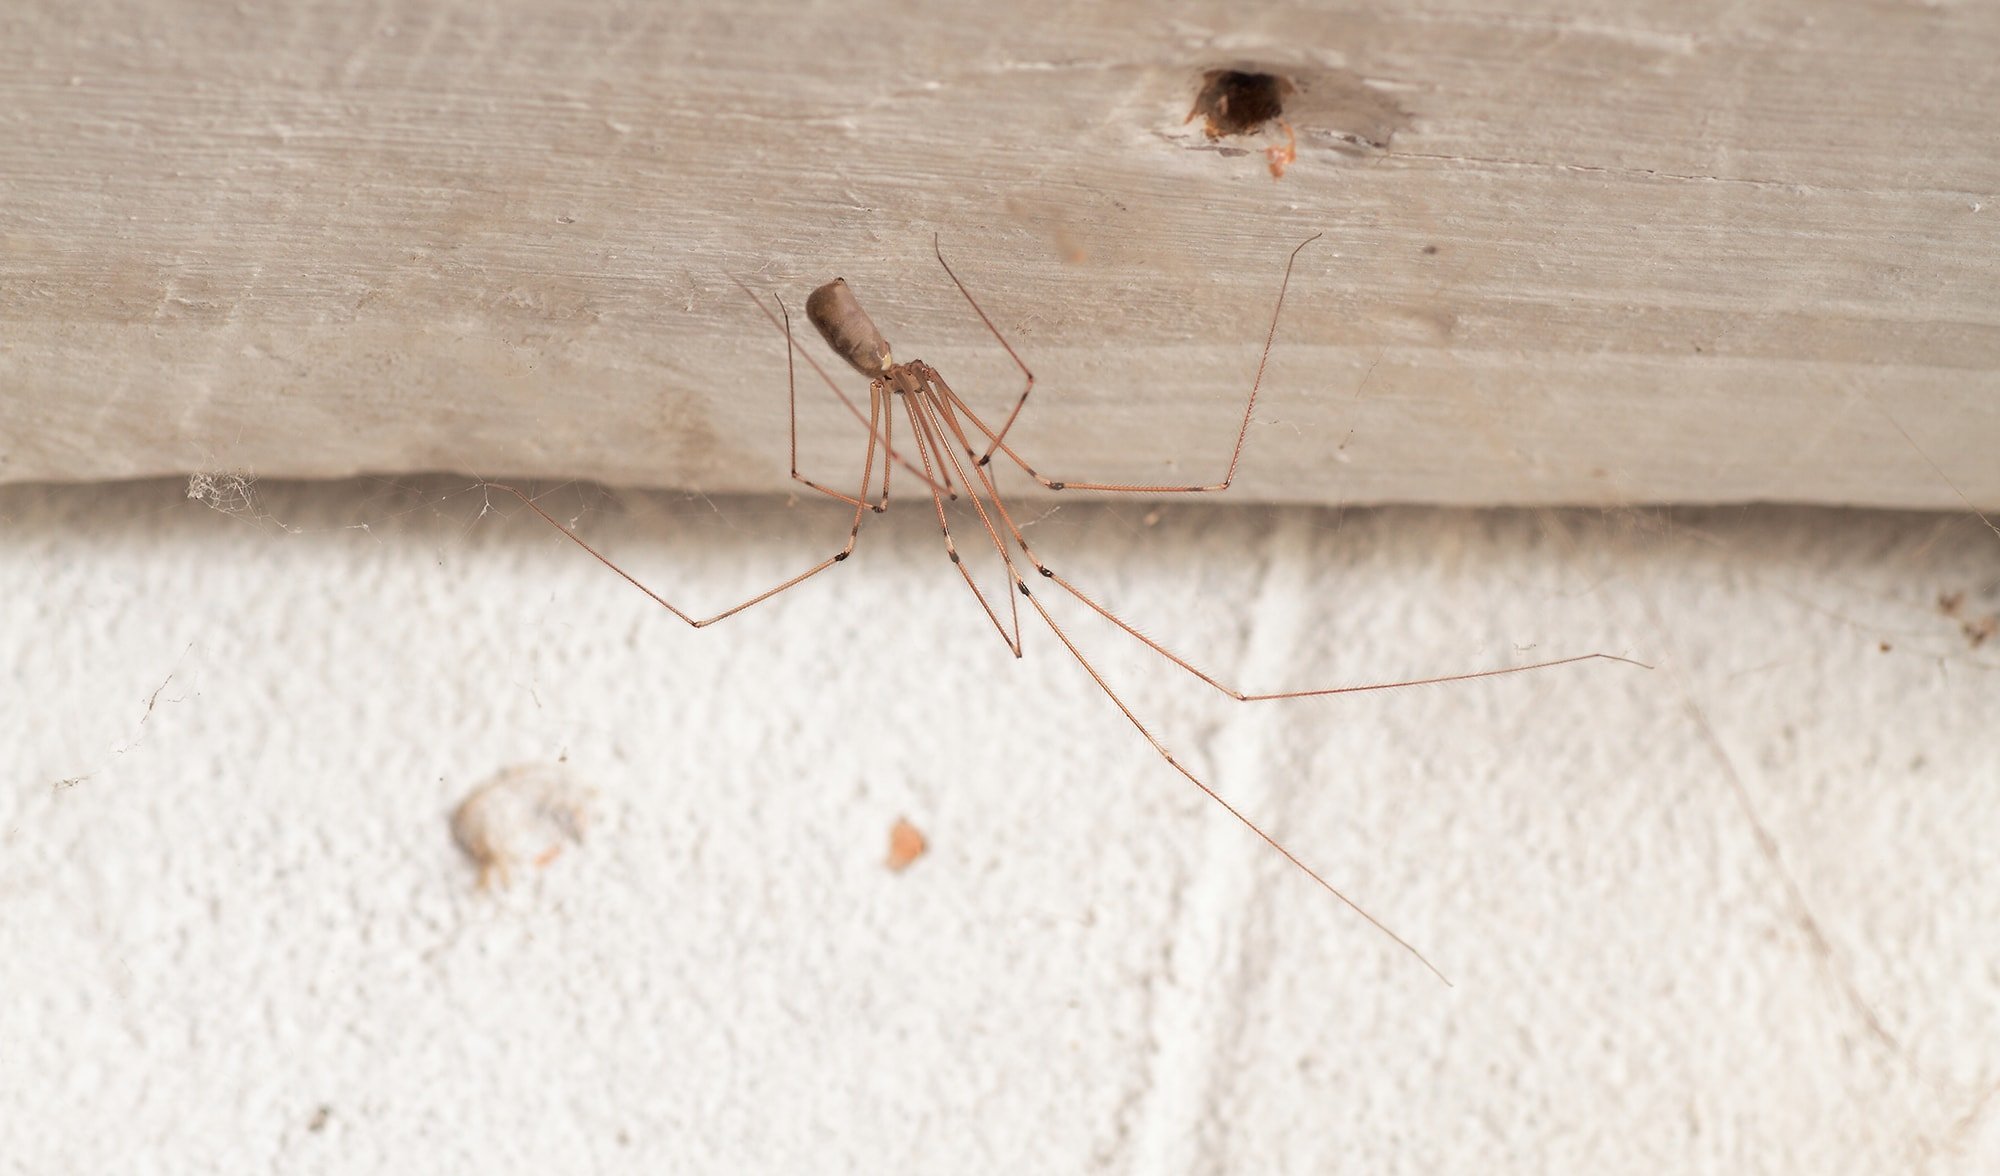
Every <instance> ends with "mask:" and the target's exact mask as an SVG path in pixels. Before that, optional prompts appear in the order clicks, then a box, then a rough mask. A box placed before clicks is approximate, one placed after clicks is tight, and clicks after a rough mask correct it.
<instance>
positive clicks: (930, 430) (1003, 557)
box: [911, 365, 1021, 657]
mask: <svg viewBox="0 0 2000 1176" xmlns="http://www.w3.org/2000/svg"><path fill="white" fill-rule="evenodd" d="M919 370H921V371H924V372H929V371H930V368H929V367H928V366H927V365H926V366H923V367H922V368H920V369H919ZM911 399H913V400H915V401H916V402H917V404H916V408H917V414H918V416H919V417H920V418H921V419H922V420H923V422H924V431H925V435H926V436H927V437H928V438H929V439H930V445H931V448H932V449H933V450H934V451H936V452H937V453H939V454H941V455H942V459H943V461H949V462H950V463H951V468H952V469H953V470H955V471H957V473H958V477H959V480H960V481H962V482H964V483H965V490H966V495H967V497H969V498H970V499H971V500H972V509H973V512H974V513H975V514H977V515H978V516H979V525H980V526H981V527H983V528H984V529H985V531H986V540H987V542H988V543H990V544H992V546H993V550H994V552H995V553H996V554H997V555H999V557H1000V562H1001V564H1002V565H1004V566H1005V567H1006V569H1007V578H1008V579H1009V580H1011V581H1012V582H1013V583H1015V584H1019V583H1020V582H1021V573H1020V569H1019V568H1017V567H1015V565H1014V557H1013V555H1012V554H1011V553H1010V552H1009V551H1008V550H1007V541H1006V540H1005V539H1002V538H1001V537H1000V532H999V531H998V530H997V529H996V528H995V527H994V526H993V519H992V518H991V516H989V515H988V514H987V513H986V506H985V504H984V503H982V502H980V500H979V492H978V491H976V490H974V489H973V487H972V481H973V477H977V478H978V479H979V481H980V483H981V484H982V485H983V486H984V487H985V488H986V496H987V497H988V498H991V499H992V500H993V506H994V508H995V509H996V510H1001V511H1004V510H1005V509H1006V508H1005V506H1004V504H1003V503H1001V501H1000V491H999V488H998V487H996V486H995V485H994V484H993V479H992V478H991V477H989V476H988V475H987V473H986V470H985V468H984V467H982V466H980V465H979V464H978V463H977V462H975V463H973V466H972V474H971V475H967V473H966V471H965V467H964V466H963V465H961V464H960V463H959V460H958V454H957V453H956V452H954V451H953V449H952V447H951V446H950V445H949V444H947V443H946V442H945V439H944V438H945V431H946V425H945V424H943V423H940V422H939V420H938V419H937V416H938V413H939V411H940V409H941V407H942V406H943V403H944V402H943V401H942V400H941V399H939V397H938V395H937V393H936V391H935V390H934V389H933V388H930V387H926V388H925V390H924V391H923V392H921V393H919V394H917V395H915V396H913V397H911ZM944 411H947V412H948V411H949V409H948V408H945V409H944ZM949 428H950V431H951V433H952V435H953V436H955V437H957V439H958V442H959V444H960V445H961V446H962V445H964V444H965V430H964V429H962V428H960V427H959V426H958V423H957V422H956V421H952V422H949ZM966 456H967V457H970V456H971V450H969V449H968V450H967V451H966ZM940 464H942V462H941V463H940ZM1003 517H1004V516H1003ZM961 570H963V567H962V565H961ZM1007 605H1008V611H1009V612H1010V613H1011V614H1012V617H1013V627H1014V637H1013V640H1012V641H1011V642H1009V646H1010V647H1011V648H1012V649H1013V651H1014V656H1015V657H1020V656H1021V605H1020V602H1019V601H1017V600H1015V599H1014V594H1013V593H1012V592H1009V593H1008V594H1007Z"/></svg>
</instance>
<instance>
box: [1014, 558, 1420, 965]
mask: <svg viewBox="0 0 2000 1176" xmlns="http://www.w3.org/2000/svg"><path fill="white" fill-rule="evenodd" d="M1020 589H1021V595H1022V596H1025V597H1027V598H1028V603H1029V604H1030V605H1032V606H1034V610H1035V611H1036V612H1037V613H1040V614H1041V617H1042V622H1043V623H1044V624H1046V625H1048V627H1049V631H1050V632H1052V633H1054V634H1055V635H1056V640H1058V641H1061V642H1062V643H1063V648H1065V649H1067V650H1069V653H1070V656H1071V657H1073V658H1075V659H1076V661H1077V664H1078V665H1080V666H1082V667H1083V671H1084V673H1086V674H1088V675H1090V680H1091V681H1092V682H1095V683H1096V684H1097V688H1098V689H1099V690H1102V691H1103V692H1104V696H1105V697H1106V698H1109V699H1110V700H1111V703H1112V705H1113V706H1116V707H1117V708H1118V711H1119V713H1120V714H1122V715H1124V716H1125V719H1126V721H1127V722H1130V723H1131V724H1132V726H1133V727H1135V728H1137V729H1138V731H1139V734H1140V735H1142V736H1144V737H1145V739H1146V742H1147V743H1150V744H1152V745H1153V750H1154V751H1156V752H1158V753H1159V755H1160V758H1161V759H1163V760H1166V761H1167V764H1168V766H1170V767H1172V768H1173V769H1174V771H1176V772H1179V773H1180V774H1181V775H1183V776H1185V777H1187V779H1188V782H1189V783H1191V784H1193V785H1194V786H1195V787H1196V788H1199V789H1201V790H1202V791H1203V792H1204V793H1206V794H1208V798H1209V799H1210V800H1213V801H1214V802H1215V803H1217V804H1219V805H1221V806H1222V807H1223V809H1224V810H1225V811H1227V812H1228V813H1229V815H1230V816H1232V817H1235V818H1236V819H1237V820H1238V821H1241V822H1242V823H1243V825H1244V827H1246V828H1248V829H1249V830H1250V831H1251V832H1252V833H1255V834H1256V835H1257V836H1258V837H1260V838H1262V839H1263V841H1264V843H1265V844H1266V845H1269V846H1270V847H1271V848H1272V849H1275V850H1277V851H1278V852H1279V853H1280V854H1282V855H1284V858H1285V860H1286V861H1288V862H1290V863H1292V864H1293V865H1295V866H1297V867H1298V868H1299V869H1301V870H1303V871H1305V874H1306V876H1307V877H1309V878H1311V879H1312V880H1313V881H1315V882H1317V883H1319V884H1320V886H1321V887H1322V888H1324V889H1325V890H1326V892H1327V893H1329V894H1331V895H1333V896H1334V897H1335V898H1337V899H1339V900H1340V901H1341V902H1342V903H1344V904H1346V906H1347V908H1348V909H1349V910H1352V911H1353V912H1354V913H1355V914H1357V915H1360V916H1361V917H1362V918H1364V919H1366V920H1368V922H1369V924H1370V925H1372V926H1373V927H1374V928H1375V929H1376V930H1377V931H1380V932H1381V933H1382V934H1384V935H1387V936H1388V937H1389V938H1390V939H1392V940H1395V942H1396V945H1397V946H1399V947H1401V948H1402V949H1403V950H1404V951H1407V952H1409V953H1410V954H1411V955H1413V956H1415V957H1416V958H1417V961H1418V962H1419V963H1421V964H1423V966H1424V967H1426V968H1428V969H1430V971H1431V974H1432V975H1434V976H1436V977H1437V978H1438V979H1439V980H1442V981H1444V983H1445V986H1446V987H1450V986H1451V981H1450V980H1449V979H1448V978H1446V976H1445V974H1444V973H1443V972H1441V971H1439V970H1438V967H1437V965H1436V964H1433V963H1431V962H1430V960H1429V959H1427V958H1426V957H1425V956H1424V953H1423V952H1420V951H1418V950H1417V949H1416V948H1415V947H1413V946H1411V944H1410V942H1409V940H1407V939H1404V938H1403V937H1402V936H1400V935H1398V934H1396V933H1395V932H1394V931H1391V930H1390V929H1389V927H1388V925H1387V924H1385V923H1383V922H1382V921H1381V920H1380V919H1377V918H1376V917H1375V916H1374V915H1371V914H1369V913H1368V911H1367V910H1366V909H1365V908H1363V907H1362V906H1361V904H1359V903H1357V902H1355V901H1354V900H1353V899H1351V898H1349V897H1347V895H1345V894H1343V893H1341V891H1340V889H1339V888H1338V887H1336V886H1335V885H1334V884H1333V883H1331V882H1328V881H1327V880H1326V879H1325V878H1323V877H1321V876H1320V874H1319V871H1317V870H1315V869H1313V868H1312V867H1311V866H1308V865H1306V864H1305V863H1304V862H1302V861H1300V860H1299V859H1298V858H1297V857H1296V856H1295V855H1293V853H1292V851H1291V850H1289V849H1286V848H1285V847H1284V845H1283V843H1281V842H1280V841H1279V840H1278V839H1277V838H1275V837H1273V836H1271V835H1270V834H1269V833H1266V832H1264V830H1263V829H1262V828H1261V827H1260V826H1259V825H1258V824H1257V822H1255V821H1253V820H1251V819H1250V818H1249V817H1247V816H1245V815H1244V814H1243V812H1242V810H1240V809H1238V808H1237V807H1236V806H1235V805H1233V804H1230V803H1229V802H1228V801H1227V800H1224V799H1223V798H1222V794H1221V793H1218V792H1217V791H1216V790H1215V789H1213V788H1211V787H1209V786H1208V784H1207V783H1206V782H1204V781H1203V780H1202V778H1201V777H1199V776H1197V775H1195V774H1194V772H1192V771H1191V770H1189V769H1188V767H1187V765H1186V764H1183V763H1181V762H1180V761H1179V760H1178V759H1175V758H1174V753H1173V752H1171V751H1169V750H1167V746H1166V744H1164V743H1161V742H1160V740H1159V738H1158V737H1157V736H1155V735H1154V734H1153V732H1152V731H1151V730H1150V729H1148V728H1147V726H1146V724H1145V723H1143V722H1141V721H1140V720H1139V716H1138V715H1136V714H1133V713H1132V708H1131V707H1129V706H1127V705H1125V700H1124V699H1122V698H1120V697H1118V692H1117V691H1115V690H1113V689H1112V688H1111V683H1109V682H1107V681H1105V678H1104V675H1103V674H1101V673H1099V672H1098V669H1097V667H1096V666H1094V665H1092V664H1091V661H1090V659H1089V658H1087V657H1085V656H1084V655H1083V651H1082V650H1080V649H1078V648H1077V647H1076V642H1074V641H1072V640H1070V636H1069V634H1068V633H1067V632H1066V631H1064V629H1063V627H1062V626H1061V625H1058V624H1057V623H1056V619H1055V618H1054V617H1052V616H1050V615H1049V610H1048V609H1047V608H1046V607H1044V606H1043V605H1042V602H1041V600H1040V598H1038V597H1036V596H1035V595H1034V594H1033V593H1031V592H1029V591H1028V586H1027V585H1026V584H1022V585H1020Z"/></svg>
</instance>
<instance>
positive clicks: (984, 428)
mask: <svg viewBox="0 0 2000 1176" xmlns="http://www.w3.org/2000/svg"><path fill="white" fill-rule="evenodd" d="M1319 238H1320V234H1318V233H1314V234H1313V235H1312V236H1310V237H1307V238H1306V239H1305V240H1303V241H1301V242H1299V243H1298V245H1297V246H1296V247H1295V248H1294V249H1293V250H1292V253H1291V256H1290V257H1288V258H1286V259H1285V278H1284V281H1283V282H1281V283H1279V285H1278V304H1277V305H1276V306H1275V307H1273V308H1272V310H1271V329H1270V330H1269V331H1268V332H1267V333H1266V334H1265V335H1264V350H1263V352H1262V354H1260V355H1259V356H1258V357H1257V375H1256V376H1255V378H1253V379H1252V380H1251V381H1250V397H1249V399H1248V401H1246V402H1245V403H1244V405H1243V423H1242V424H1240V425H1238V426H1237V429H1236V445H1235V447H1234V448H1233V449H1231V450H1230V451H1229V468H1227V469H1225V470H1224V471H1223V472H1222V480H1221V481H1219V482H1209V483H1206V484H1204V485H1198V486H1152V485H1141V484H1139V483H1136V482H1072V481H1067V480H1061V479H1054V478H1049V477H1045V476H1044V475H1042V474H1039V473H1036V472H1035V467H1033V466H1031V465H1029V464H1028V463H1027V461H1026V460H1025V459H1024V458H1022V457H1021V455H1020V454H1018V453H1016V452H1014V449H1013V447H1012V446H1010V445H1008V444H1007V443H1006V442H1005V441H1003V440H1001V438H1000V434H999V433H998V432H996V431H994V429H993V428H992V427H991V426H989V425H987V424H986V422H985V421H982V420H980V419H979V415H978V414H977V413H975V412H973V411H972V409H971V408H970V407H969V406H968V405H967V404H966V403H965V401H964V400H963V399H960V398H959V397H957V395H956V394H954V395H953V399H954V400H956V401H957V403H958V407H959V408H960V409H961V410H963V411H964V413H965V415H966V418H967V419H969V420H970V421H971V422H972V423H973V425H974V427H976V428H977V429H978V430H979V431H980V432H981V433H984V434H986V437H987V439H988V440H990V441H991V442H992V447H993V448H995V449H998V450H999V451H1000V452H1001V453H1004V454H1006V455H1007V457H1008V459H1009V460H1011V461H1012V462H1013V463H1014V464H1015V465H1017V466H1020V467H1021V469H1022V470H1023V471H1024V472H1025V473H1026V474H1027V475H1028V476H1029V477H1031V478H1033V479H1034V480H1035V481H1037V482H1040V483H1041V484H1042V485H1043V486H1045V487H1047V488H1048V489H1050V490H1098V491H1103V492H1106V493H1112V494H1210V493H1214V492H1216V491H1220V490H1227V489H1229V487H1230V484H1231V483H1233V482H1234V481H1235V480H1236V466H1237V464H1238V463H1239V462H1241V461H1242V460H1243V442H1244V441H1245V439H1247V438H1248V437H1249V435H1250V416H1251V414H1252V413H1254V412H1256V411H1257V393H1258V391H1259V390H1260V389H1261V388H1262V387H1263V384H1264V369H1265V367H1266V366H1268V365H1269V364H1270V361H1271V344H1272V343H1273V342H1275V341H1276V340H1277V337H1278V316H1279V315H1280V314H1282V313H1283V312H1284V309H1285V292H1286V291H1287V290H1289V289H1290V288H1291V284H1292V267H1293V266H1294V265H1295V264H1297V262H1298V259H1299V250H1301V249H1304V248H1305V247H1306V246H1308V245H1310V244H1312V243H1313V242H1314V241H1317V240H1319Z"/></svg>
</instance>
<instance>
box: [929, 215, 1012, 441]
mask: <svg viewBox="0 0 2000 1176" xmlns="http://www.w3.org/2000/svg"><path fill="white" fill-rule="evenodd" d="M931 252H932V253H935V254H937V261H938V264H939V265H941V266H943V267H944V273H945V276H946V277H948V278H950V279H951V284H952V285H954V286H957V287H958V292H959V293H960V294H963V295H965V301H966V302H967V303H969V304H971V306H972V313H974V314H976V315H978V316H979V321H980V322H982V323H985V324H986V329H987V330H989V331H991V332H993V337H994V338H995V339H997V340H999V343H1000V346H1002V347H1004V348H1006V349H1007V358H1008V359H1011V360H1013V361H1014V366H1015V367H1017V368H1020V369H1021V375H1022V376H1023V377H1024V378H1025V379H1026V380H1027V386H1026V387H1024V388H1022V389H1021V395H1020V398H1019V399H1017V400H1015V401H1014V408H1013V411H1011V412H1009V413H1008V414H1007V419H1006V420H1005V421H1003V422H1001V424H1000V431H999V432H997V433H995V434H993V435H992V438H991V440H990V441H989V442H988V444H987V446H986V452H985V453H982V454H980V455H979V464H980V465H985V464H986V463H987V462H990V461H992V460H993V450H994V447H995V446H997V445H999V444H1000V443H1001V442H1002V441H1004V440H1006V438H1007V430H1009V429H1011V428H1013V427H1014V421H1015V419H1016V418H1017V417H1019V416H1020V415H1021V409H1022V408H1023V407H1024V406H1025V405H1026V404H1027V403H1028V393H1030V392H1033V391H1034V390H1035V373H1033V372H1031V371H1029V370H1028V365H1027V364H1025V363H1023V362H1021V357H1020V356H1019V355H1017V354H1015V351H1014V345H1013V344H1012V343H1009V342H1007V336H1005V335H1002V334H1001V333H1000V328H999V327H996V326H994V325H993V320H992V319H990V318H988V317H986V311H985V309H984V308H982V307H981V306H980V305H979V300H978V299H977V298H974V297H973V296H972V291H970V290H968V289H966V288H965V283H964V282H961V281H959V280H958V275H957V274H956V273H954V272H953V271H952V268H951V263H950V262H948V261H946V260H945V259H944V249H943V247H942V246H940V245H939V244H938V236H937V234H936V233H932V234H931ZM965 452H966V453H967V454H968V455H970V454H971V452H972V450H971V449H970V448H969V447H968V448H967V449H966V451H965Z"/></svg>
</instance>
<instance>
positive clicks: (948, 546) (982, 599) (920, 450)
mask: <svg viewBox="0 0 2000 1176" xmlns="http://www.w3.org/2000/svg"><path fill="white" fill-rule="evenodd" d="M914 399H915V398H914V397H907V396H906V397H905V398H904V401H903V407H904V409H906V410H907V411H908V412H909V414H910V431H911V433H913V434H914V435H915V436H916V438H917V441H916V445H917V456H918V457H919V458H921V459H922V460H923V465H924V473H925V475H926V480H927V481H928V480H929V475H930V473H931V472H932V467H931V445H930V443H929V442H927V441H926V440H925V430H924V425H923V422H922V420H921V419H920V418H919V417H918V415H917V407H916V405H914V404H913V403H911V401H912V400H914ZM939 461H940V463H941V462H942V461H943V458H942V456H940V458H939ZM973 502H974V504H975V505H977V503H978V498H977V497H976V496H975V497H974V499H973ZM931 505H932V506H934V507H935V508H937V521H938V530H940V531H942V532H944V552H945V555H946V556H948V557H949V558H950V559H951V566H952V567H954V568H957V569H958V574H959V576H960V578H962V579H963V580H964V581H965V586H966V587H967V588H970V589H972V596H973V599H975V600H977V601H979V607H980V608H982V609H985V610H986V619H987V620H989V621H992V622H993V628H994V629H995V630H997V631H998V632H999V634H1000V640H1002V641H1005V642H1006V643H1007V648H1008V649H1009V650H1011V651H1012V652H1013V654H1014V656H1015V657H1020V656H1021V636H1020V632H1021V618H1020V613H1019V612H1018V611H1016V613H1015V615H1014V635H1013V636H1012V637H1009V636H1008V635H1007V626H1005V625H1003V624H1001V623H1000V614H999V613H997V612H994V611H993V605H992V603H991V602H990V601H988V600H987V599H986V594H985V593H984V592H981V591H980V590H979V584H978V582H977V581H975V580H974V579H973V578H972V573H971V572H969V571H967V570H966V567H965V559H964V557H963V556H961V555H959V553H958V543H957V541H956V540H954V539H953V538H952V534H951V521H950V520H949V519H947V518H946V517H945V513H944V495H943V494H942V493H941V492H940V491H939V490H938V488H937V483H936V482H931ZM1003 558H1004V556H1003ZM1010 569H1011V565H1010ZM1015 582H1016V583H1019V582H1020V578H1019V577H1018V576H1017V577H1015ZM1009 603H1012V601H1011V600H1010V601H1009ZM1018 607H1019V606H1016V608H1017V610H1018Z"/></svg>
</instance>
